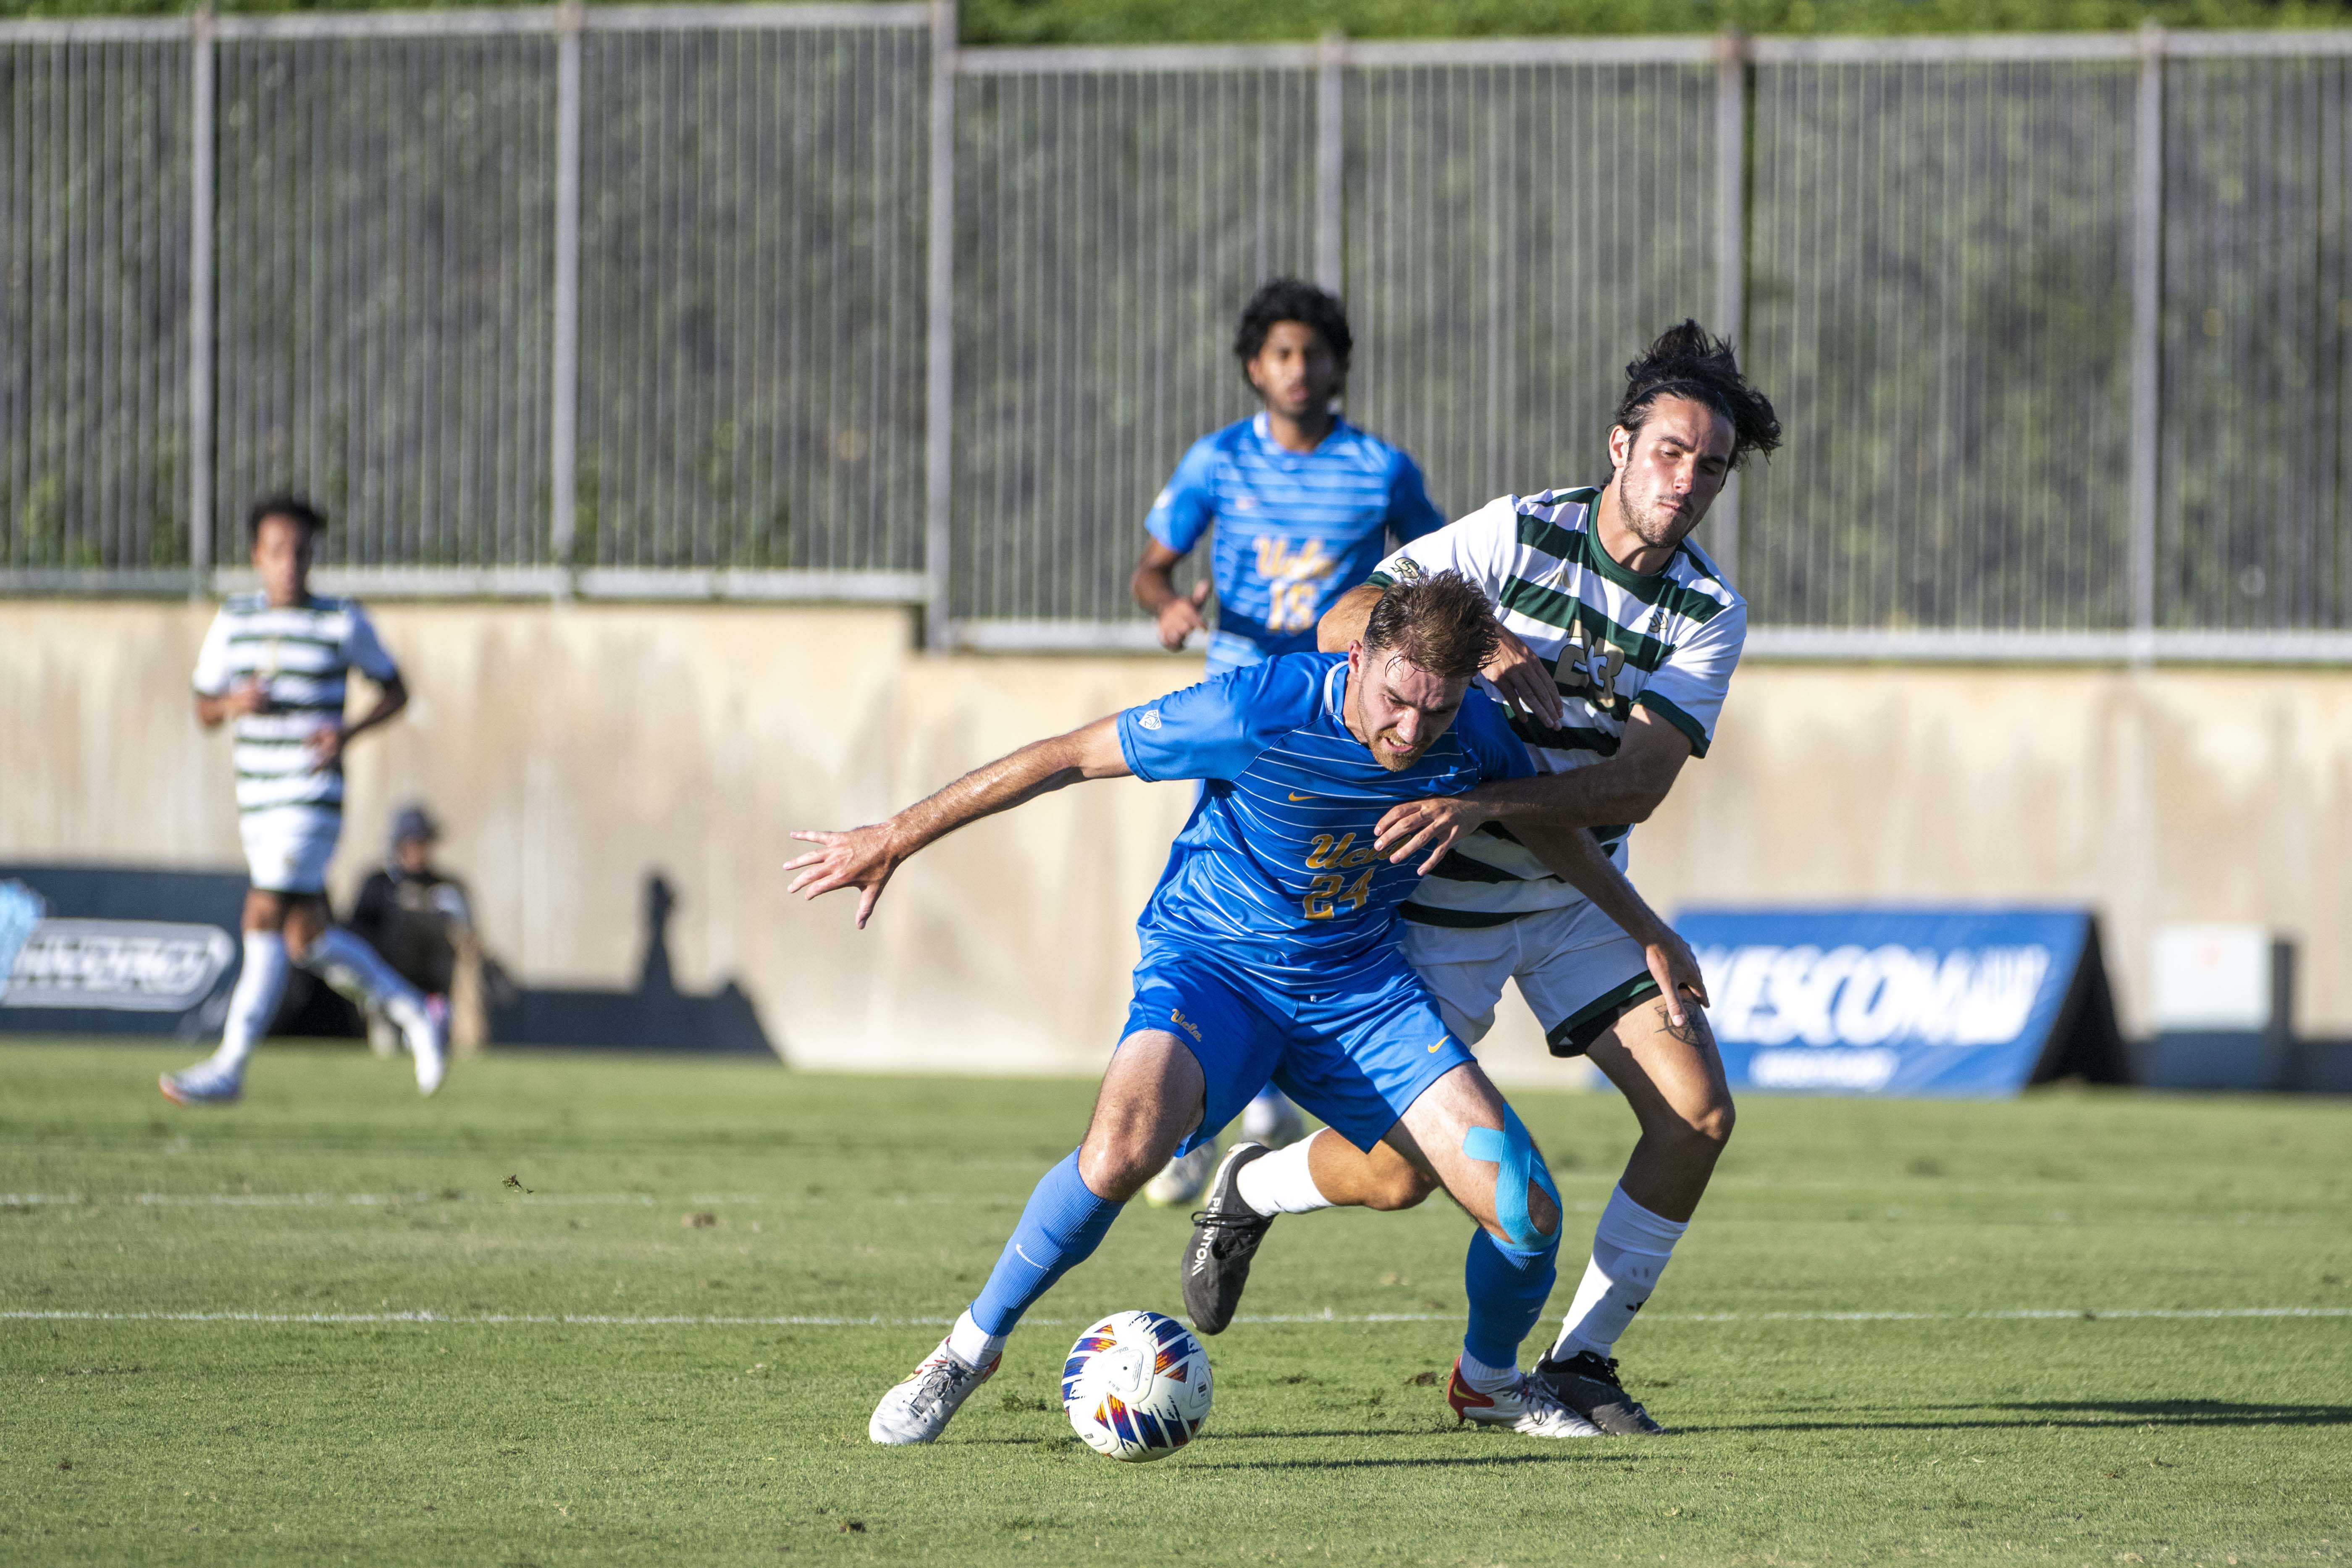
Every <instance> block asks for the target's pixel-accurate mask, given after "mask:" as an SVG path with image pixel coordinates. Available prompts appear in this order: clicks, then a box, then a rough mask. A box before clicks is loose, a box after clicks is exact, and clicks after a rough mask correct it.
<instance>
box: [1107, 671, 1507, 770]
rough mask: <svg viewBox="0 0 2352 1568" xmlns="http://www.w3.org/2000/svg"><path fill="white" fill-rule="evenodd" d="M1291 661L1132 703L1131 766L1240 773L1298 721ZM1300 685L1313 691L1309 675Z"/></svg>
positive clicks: (1124, 739)
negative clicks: (1135, 703)
mask: <svg viewBox="0 0 2352 1568" xmlns="http://www.w3.org/2000/svg"><path fill="white" fill-rule="evenodd" d="M1292 662H1294V661H1292V660H1288V659H1268V660H1266V661H1265V663H1263V664H1253V665H1249V666H1247V667H1245V668H1241V669H1233V670H1227V671H1226V672H1225V673H1224V674H1223V675H1217V676H1212V677H1211V678H1210V679H1206V680H1204V681H1202V682H1201V684H1200V685H1198V686H1188V687H1186V688H1184V689H1183V690H1181V691H1171V692H1170V693H1169V694H1168V695H1167V696H1165V697H1160V698H1154V699H1153V700H1151V701H1150V702H1141V703H1138V704H1137V705H1136V706H1134V707H1132V708H1129V709H1128V710H1126V711H1124V712H1122V713H1121V714H1119V716H1118V749H1119V752H1120V753H1121V754H1122V755H1123V756H1125V757H1126V758H1127V767H1128V771H1129V773H1133V774H1134V775H1135V776H1136V777H1137V778H1139V779H1145V780H1148V781H1150V782H1151V783H1154V784H1156V783H1159V782H1160V781H1161V780H1163V779H1233V778H1238V777H1240V776H1241V773H1242V770H1243V769H1244V768H1246V767H1248V766H1249V765H1250V763H1254V762H1255V761H1256V760H1257V759H1258V755H1259V753H1260V752H1264V751H1265V749H1266V747H1267V746H1268V745H1270V744H1272V743H1273V742H1274V739H1275V737H1276V736H1278V735H1281V734H1283V733H1285V732H1286V731H1289V730H1291V729H1293V728H1295V727H1296V726H1297V724H1298V722H1299V720H1300V717H1301V715H1300V713H1299V711H1298V702H1297V700H1296V699H1297V698H1298V697H1299V696H1300V694H1301V687H1302V683H1301V680H1300V679H1299V678H1300V675H1301V672H1300V671H1297V670H1290V669H1285V668H1282V667H1283V666H1285V665H1286V664H1289V663H1292ZM1303 689H1304V691H1305V692H1306V693H1307V695H1308V696H1309V698H1310V699H1311V695H1312V693H1313V691H1314V689H1315V685H1314V682H1313V680H1312V679H1311V678H1310V679H1307V681H1306V682H1305V684H1304V688H1303ZM1310 710H1311V703H1310ZM1514 743H1515V744H1516V743H1517V742H1514Z"/></svg>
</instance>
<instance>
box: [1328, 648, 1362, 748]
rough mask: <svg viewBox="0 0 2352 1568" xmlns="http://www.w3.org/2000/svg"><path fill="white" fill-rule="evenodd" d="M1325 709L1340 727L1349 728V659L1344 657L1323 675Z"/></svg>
mask: <svg viewBox="0 0 2352 1568" xmlns="http://www.w3.org/2000/svg"><path fill="white" fill-rule="evenodd" d="M1323 711H1325V712H1326V713H1328V714H1329V715H1331V717H1332V718H1334V719H1336V720H1338V721H1339V728H1341V729H1342V730H1346V729H1347V728H1348V661H1347V660H1346V659H1344V658H1343V659H1341V660H1340V661H1339V663H1337V664H1335V665H1333V666H1332V667H1331V668H1330V671H1329V673H1328V674H1326V675H1325V676H1324V677H1323ZM1354 732H1355V731H1352V730H1350V731H1349V734H1353V733H1354Z"/></svg>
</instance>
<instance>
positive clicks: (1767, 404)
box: [1609, 320, 1780, 468]
mask: <svg viewBox="0 0 2352 1568" xmlns="http://www.w3.org/2000/svg"><path fill="white" fill-rule="evenodd" d="M1661 397H1687V398H1689V399H1691V400H1692V401H1693V402H1696V403H1704V404H1706V405H1707V406H1708V407H1709V408H1712V409H1714V410H1715V411H1716V412H1717V414H1720V415H1722V416H1724V417H1725V418H1726V419H1728V420H1730V421H1731V466H1732V467H1733V468H1738V467H1739V465H1740V464H1742V463H1744V462H1746V461H1747V460H1748V454H1749V453H1750V452H1763V453H1766V454H1768V455H1769V453H1770V452H1771V451H1772V450H1773V448H1775V447H1778V446H1780V416H1779V415H1777V414H1775V413H1773V412H1772V402H1771V399H1769V398H1768V397H1766V396H1765V395H1763V394H1762V393H1760V392H1759V391H1757V390H1756V389H1755V388H1754V387H1752V386H1750V385H1748V381H1747V378H1746V377H1744V376H1742V375H1741V374H1739V361H1738V359H1737V358H1736V357H1735V356H1734V355H1733V353H1732V352H1731V340H1730V339H1728V338H1717V337H1710V336H1709V335H1708V334H1707V330H1706V328H1705V327H1702V326H1700V325H1699V324H1698V323H1697V322H1696V321H1688V320H1685V321H1684V322H1683V323H1682V324H1681V325H1680V326H1677V327H1668V328H1667V329H1666V330H1665V331H1663V332H1660V333H1659V334H1658V338H1657V341H1656V342H1654V343H1652V344H1651V345H1650V346H1649V347H1648V348H1646V349H1644V350H1643V352H1642V357H1641V358H1640V359H1637V360H1635V361H1634V362H1633V363H1631V364H1629V365H1627V366H1626V367H1625V395H1624V397H1623V398H1622V400H1621V401H1620V402H1619V403H1618V405H1617V412H1616V413H1615V414H1614V415H1612V416H1611V417H1610V421H1609V423H1610V424H1611V425H1612V426H1623V427H1624V429H1625V433H1626V434H1627V435H1629V436H1631V435H1638V434H1640V433H1641V429H1642V425H1643V421H1644V420H1646V419H1647V418H1648V417H1649V415H1650V408H1651V405H1653V404H1654V403H1656V402H1657V400H1658V399H1659V398H1661Z"/></svg>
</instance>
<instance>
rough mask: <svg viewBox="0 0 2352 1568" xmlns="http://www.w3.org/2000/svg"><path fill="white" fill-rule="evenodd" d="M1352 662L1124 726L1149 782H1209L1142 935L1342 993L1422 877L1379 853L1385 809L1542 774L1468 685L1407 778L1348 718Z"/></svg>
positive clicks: (1279, 984) (1270, 668) (1276, 670)
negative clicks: (1376, 837) (1385, 762)
mask: <svg viewBox="0 0 2352 1568" xmlns="http://www.w3.org/2000/svg"><path fill="white" fill-rule="evenodd" d="M1347 691H1348V659H1347V656H1346V655H1344V654H1336V653H1299V654H1286V655H1283V656H1280V657H1277V658H1270V659H1267V660H1265V661H1264V662H1262V663H1259V664H1255V665H1252V666H1249V667H1248V668H1243V669H1237V670H1232V671H1229V672H1227V673H1226V674H1223V675H1219V676H1213V677H1211V678H1210V679H1207V680H1204V681H1202V683H1201V684H1200V685H1198V686H1188V687H1186V688H1185V689H1183V690H1181V691H1177V692H1173V693H1171V694H1170V695H1168V696H1166V697H1162V698H1160V699H1159V700H1156V701H1152V702H1147V703H1144V704H1143V705H1141V706H1140V707H1136V708H1130V709H1128V710H1126V711H1125V712H1123V713H1121V714H1120V715H1119V716H1118V743H1119V750H1120V751H1121V752H1124V753H1125V755H1126V758H1127V765H1128V767H1129V770H1130V771H1132V772H1133V773H1134V774H1135V776H1136V777H1138V778H1141V779H1154V780H1158V779H1201V780H1203V781H1205V783H1204V786H1203V788H1202V792H1201V799H1200V801H1199V803H1198V804H1197V805H1195V806H1194V807H1193V810H1192V820H1191V821H1189V822H1187V823H1186V824H1185V825H1184V831H1183V832H1181V833H1180V834H1178V835H1177V836H1176V844H1175V848H1174V851H1173V853H1171V855H1170V857H1169V860H1168V868H1167V869H1166V870H1165V871H1163V872H1161V873H1160V886H1159V887H1158V888H1157V889H1154V890H1153V892H1152V895H1151V901H1150V903H1149V904H1148V905H1146V906H1145V908H1144V911H1143V918H1142V920H1141V921H1139V922H1138V929H1139V930H1140V931H1142V933H1143V936H1144V939H1145V942H1146V944H1147V946H1149V945H1150V943H1151V942H1153V941H1154V939H1159V940H1160V941H1164V942H1173V943H1176V944H1179V945H1181V946H1182V947H1184V948H1186V949H1188V950H1192V951H1198V952H1203V953H1205V954H1206V955H1207V956H1209V957H1211V958H1212V959H1213V960H1214V961H1215V962H1217V963H1220V964H1222V965H1223V966H1225V967H1226V968H1228V969H1232V970H1239V971H1242V972H1244V973H1247V974H1248V975H1249V976H1251V977H1252V978H1254V979H1255V980H1258V981H1260V982H1262V983H1264V984H1267V985H1270V986H1273V987H1276V988H1278V989H1287V990H1291V991H1299V990H1311V991H1329V990H1334V989H1338V988H1339V985H1340V984H1342V983H1343V982H1344V981H1345V980H1346V979H1347V977H1348V976H1349V973H1351V972H1353V971H1355V970H1357V969H1360V968H1363V967H1365V966H1367V965H1370V964H1374V963H1381V962H1384V961H1385V960H1386V959H1387V957H1388V956H1389V953H1390V950H1391V947H1392V946H1393V944H1394V942H1395V940H1396V938H1395V931H1394V930H1393V927H1394V923H1395V919H1396V909H1397V906H1398V905H1399V904H1401V903H1402V902H1403V901H1404V900H1405V897H1406V895H1407V894H1409V893H1410V892H1411V891H1412V888H1413V886H1414V884H1415V883H1416V882H1417V881H1419V877H1418V875H1417V874H1416V872H1415V870H1414V868H1413V867H1412V865H1410V864H1408V865H1403V866H1392V865H1391V864H1389V862H1388V861H1387V860H1386V859H1385V858H1382V857H1381V856H1380V855H1379V854H1378V853H1377V852H1376V851H1375V850H1374V849H1373V847H1372V832H1373V828H1374V826H1376V825H1377V824H1378V823H1379V822H1380V819H1381V817H1382V816H1385V815H1387V813H1388V810H1389V808H1390V807H1391V806H1392V805H1397V804H1398V803H1399V802H1401V801H1408V800H1421V799H1425V798H1426V797H1428V796H1431V795H1463V794H1465V793H1467V792H1468V791H1470V790H1472V789H1474V788H1475V787H1476V786H1477V785H1479V784H1483V783H1485V782H1486V780H1488V779H1500V778H1524V777H1526V776H1527V775H1528V774H1529V773H1533V772H1534V771H1535V770H1534V768H1533V767H1532V765H1531V764H1530V763H1528V749H1527V747H1526V746H1525V745H1523V744H1522V743H1521V742H1519V740H1518V738H1517V736H1515V735H1513V734H1512V733H1511V728H1510V723H1509V721H1507V719H1506V718H1505V717H1504V715H1503V710H1502V708H1501V707H1500V706H1499V705H1497V704H1496V702H1494V701H1493V700H1491V699H1489V698H1488V697H1487V696H1486V694H1485V693H1484V692H1481V691H1479V690H1477V689H1475V688H1473V689H1471V690H1470V691H1469V693H1468V694H1467V695H1466V696H1465V698H1464V699H1463V702H1462V710H1461V712H1460V713H1459V714H1457V715H1456V716H1455V718H1454V724H1453V727H1452V728H1451V729H1449V730H1448V731H1446V732H1445V733H1444V735H1441V736H1439V737H1438V739H1437V742H1436V743H1435V744H1433V745H1432V746H1431V747H1430V748H1429V750H1428V751H1427V752H1423V755H1422V757H1421V760H1420V761H1419V762H1417V763H1413V765H1412V766H1411V767H1409V768H1407V769H1405V770H1404V771H1403V772H1402V773H1391V772H1389V771H1388V770H1387V769H1386V768H1384V767H1382V766H1381V764H1380V763H1379V761H1378V760H1377V759H1376V758H1374V757H1373V755H1372V753H1371V750H1370V747H1368V746H1366V745H1365V744H1364V743H1363V742H1361V741H1359V740H1357V739H1356V737H1355V736H1354V734H1353V733H1351V732H1350V731H1349V729H1348V724H1347V721H1346V719H1345V718H1344V717H1343V714H1344V711H1345V703H1346V700H1347Z"/></svg>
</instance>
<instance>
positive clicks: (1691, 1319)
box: [0, 1307, 2352, 1329]
mask: <svg viewBox="0 0 2352 1568" xmlns="http://www.w3.org/2000/svg"><path fill="white" fill-rule="evenodd" d="M2151 1318H2152V1319H2163V1320H2173V1321H2180V1320H2186V1321H2201V1320H2206V1319H2214V1318H2352V1307H2122V1308H2114V1309H2110V1310H2104V1311H2102V1310H2092V1309H2084V1308H2074V1307H2021V1308H2016V1309H2011V1310H1994V1311H1955V1312H1661V1313H1658V1314H1657V1315H1656V1316H1654V1317H1653V1316H1651V1315H1650V1314H1648V1313H1646V1312H1645V1313H1643V1321H1646V1322H1666V1323H1918V1322H1963V1321H1977V1322H1982V1321H1996V1322H2063V1321H2075V1322H2084V1321H2102V1320H2105V1319H2151ZM0 1321H7V1322H33V1323H317V1324H327V1325H335V1324H359V1325H365V1324H370V1323H443V1324H447V1325H450V1326H452V1327H457V1328H501V1327H510V1326H513V1325H517V1324H523V1325H530V1324H545V1325H549V1326H552V1327H559V1328H570V1327H580V1328H623V1329H643V1328H689V1329H868V1328H892V1329H898V1328H942V1327H945V1326H946V1325H948V1324H950V1323H952V1322H954V1321H955V1320H954V1319H953V1318H885V1317H880V1316H876V1317H866V1318H834V1317H802V1316H782V1317H772V1318H712V1317H693V1316H685V1315H679V1316H665V1315H659V1314H655V1315H648V1316H624V1315H620V1314H613V1313H602V1312H426V1311H417V1312H97V1311H77V1310H70V1309H28V1310H0ZM1023 1321H1024V1322H1026V1323H1028V1324H1030V1325H1032V1326H1034V1327H1038V1328H1048V1329H1050V1328H1070V1327H1076V1326H1078V1325H1080V1324H1082V1323H1084V1322H1087V1321H1091V1320H1087V1319H1079V1318H1028V1319H1024V1320H1023ZM1460 1321H1462V1315H1461V1314H1460V1313H1458V1312H1329V1311H1324V1312H1287V1313H1281V1312H1278V1313H1267V1314H1265V1315H1262V1316H1251V1315H1249V1314H1246V1313H1244V1315H1242V1316H1240V1317H1237V1318H1235V1319H1234V1322H1236V1323H1334V1324H1349V1323H1353V1324H1363V1323H1458V1322H1460Z"/></svg>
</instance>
